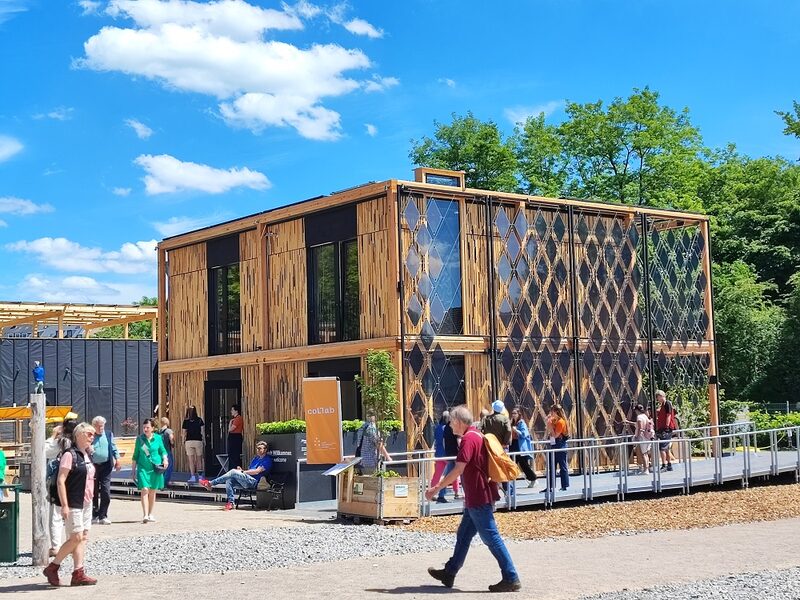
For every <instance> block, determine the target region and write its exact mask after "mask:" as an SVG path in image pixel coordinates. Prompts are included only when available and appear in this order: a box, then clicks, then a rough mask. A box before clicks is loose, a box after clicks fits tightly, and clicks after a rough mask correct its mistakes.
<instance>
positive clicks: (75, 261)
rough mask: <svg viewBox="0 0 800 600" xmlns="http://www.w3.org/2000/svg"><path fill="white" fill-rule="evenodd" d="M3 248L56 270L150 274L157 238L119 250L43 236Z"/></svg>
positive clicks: (130, 244)
mask: <svg viewBox="0 0 800 600" xmlns="http://www.w3.org/2000/svg"><path fill="white" fill-rule="evenodd" d="M5 248H6V250H10V251H12V252H22V253H25V254H30V255H32V256H34V257H36V258H37V259H38V260H39V261H40V262H42V263H43V264H45V265H47V266H50V267H53V268H54V269H58V270H59V271H69V272H78V273H79V272H84V273H119V274H134V273H150V272H152V271H153V269H154V267H155V264H156V252H155V249H156V241H155V240H148V241H140V242H125V243H124V244H122V246H121V247H120V249H119V250H112V251H105V250H103V249H102V248H88V247H86V246H81V245H80V244H79V243H77V242H73V241H71V240H68V239H67V238H63V237H61V238H50V237H43V238H39V239H37V240H32V241H25V240H22V241H19V242H13V243H11V244H6V246H5Z"/></svg>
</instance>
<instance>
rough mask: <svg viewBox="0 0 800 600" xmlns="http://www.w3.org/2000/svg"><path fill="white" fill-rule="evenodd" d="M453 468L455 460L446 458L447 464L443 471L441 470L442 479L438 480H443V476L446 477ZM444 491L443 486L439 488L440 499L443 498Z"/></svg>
mask: <svg viewBox="0 0 800 600" xmlns="http://www.w3.org/2000/svg"><path fill="white" fill-rule="evenodd" d="M455 468H456V461H454V460H448V461H447V466H446V467H445V468H444V471H442V479H440V480H439V481H442V480H444V478H445V477H447V474H448V473H449V472H450V471H452V470H453V469H455ZM445 491H446V490H445V488H442V489H440V490H439V498H440V499H442V500H443V499H444V493H445Z"/></svg>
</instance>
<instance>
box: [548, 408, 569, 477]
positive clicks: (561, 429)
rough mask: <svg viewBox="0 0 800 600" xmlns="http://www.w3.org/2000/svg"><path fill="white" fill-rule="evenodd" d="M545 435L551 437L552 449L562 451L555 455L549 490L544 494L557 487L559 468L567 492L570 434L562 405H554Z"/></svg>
mask: <svg viewBox="0 0 800 600" xmlns="http://www.w3.org/2000/svg"><path fill="white" fill-rule="evenodd" d="M545 435H549V436H550V447H551V448H555V449H562V448H563V450H560V451H558V452H554V454H555V463H554V466H553V468H552V469H550V470H548V477H547V488H545V489H544V490H542V492H546V491H548V490H549V489H550V488H551V487H552V486H555V483H556V482H555V479H556V467H558V472H559V476H560V478H561V491H562V492H563V491H566V489H567V488H568V487H569V467H568V466H567V450H566V448H567V440H569V434H568V431H567V417H566V415H565V414H564V409H563V408H562V407H561V405H560V404H554V405H553V406H552V407H551V408H550V416H549V418H548V419H547V431H546V434H545Z"/></svg>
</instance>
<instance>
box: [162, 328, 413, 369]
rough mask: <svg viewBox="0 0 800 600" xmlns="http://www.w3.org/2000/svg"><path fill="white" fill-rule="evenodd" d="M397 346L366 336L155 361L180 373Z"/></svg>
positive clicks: (357, 353)
mask: <svg viewBox="0 0 800 600" xmlns="http://www.w3.org/2000/svg"><path fill="white" fill-rule="evenodd" d="M399 346H400V341H399V340H398V338H396V337H383V338H374V339H369V340H356V341H353V342H334V343H330V344H315V345H313V346H296V347H293V348H277V349H274V350H259V351H257V352H242V353H239V354H227V355H224V356H203V357H200V358H184V359H180V360H167V361H164V362H160V363H159V367H158V370H159V373H161V374H162V375H166V374H168V373H184V372H187V371H221V370H223V369H233V368H237V367H247V366H251V365H270V364H276V363H283V362H297V361H309V360H324V359H326V358H341V357H347V356H360V355H362V354H364V353H366V352H367V351H368V350H396V349H397V348H399Z"/></svg>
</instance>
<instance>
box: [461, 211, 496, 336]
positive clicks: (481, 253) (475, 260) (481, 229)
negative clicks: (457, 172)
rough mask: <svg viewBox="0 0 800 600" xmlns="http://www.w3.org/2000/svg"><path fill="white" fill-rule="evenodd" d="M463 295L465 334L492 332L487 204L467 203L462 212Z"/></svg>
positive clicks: (487, 333)
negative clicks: (490, 322) (490, 326)
mask: <svg viewBox="0 0 800 600" xmlns="http://www.w3.org/2000/svg"><path fill="white" fill-rule="evenodd" d="M462 214H463V215H464V218H463V220H462V221H463V224H464V225H463V227H462V231H463V236H464V245H463V255H462V257H461V270H462V275H463V283H462V292H461V293H462V297H463V311H464V312H463V314H464V335H489V278H488V274H487V269H488V265H487V262H488V249H487V247H486V237H485V236H486V225H485V222H486V207H485V206H484V205H483V204H475V203H472V202H466V203H465V204H464V210H463V213H462Z"/></svg>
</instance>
